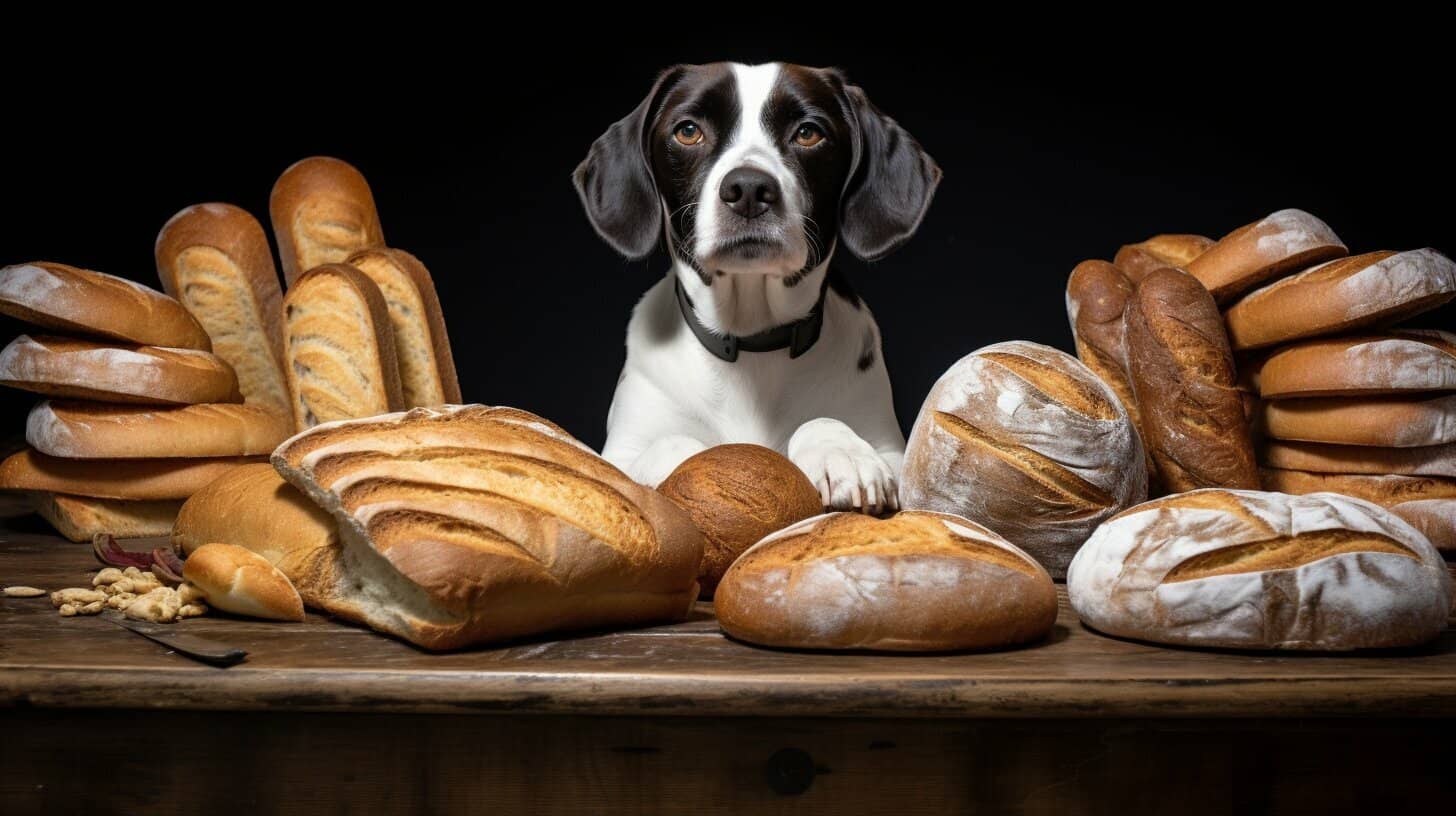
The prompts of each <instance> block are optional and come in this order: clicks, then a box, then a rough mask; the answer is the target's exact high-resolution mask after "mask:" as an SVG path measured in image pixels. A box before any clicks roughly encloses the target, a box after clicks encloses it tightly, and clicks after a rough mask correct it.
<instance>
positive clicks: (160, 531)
mask: <svg viewBox="0 0 1456 816" xmlns="http://www.w3.org/2000/svg"><path fill="white" fill-rule="evenodd" d="M30 500H31V506H32V507H34V508H35V512H37V513H39V514H40V516H41V518H43V519H45V520H46V521H48V522H50V525H51V526H52V527H54V528H56V532H58V533H60V534H61V535H63V536H65V537H66V538H68V539H70V540H71V541H77V542H80V541H90V540H91V539H92V537H93V536H95V535H97V534H98V533H105V534H107V535H111V536H115V537H116V538H152V537H154V536H165V535H171V533H172V524H173V522H175V521H176V519H177V512H178V511H179V510H181V509H182V502H181V501H180V500H160V501H120V500H117V499H97V498H92V497H89V496H68V495H65V494H62V493H43V492H36V493H31V494H30Z"/></svg>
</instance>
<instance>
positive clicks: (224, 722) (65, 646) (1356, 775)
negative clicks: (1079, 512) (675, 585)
mask: <svg viewBox="0 0 1456 816" xmlns="http://www.w3.org/2000/svg"><path fill="white" fill-rule="evenodd" d="M4 525H6V526H0V585H13V584H28V585H33V586H38V587H42V588H45V589H58V588H62V587H66V586H77V585H82V584H84V583H85V582H86V581H87V579H88V578H89V576H90V575H91V574H92V573H93V572H94V571H95V570H96V569H98V565H97V564H96V563H95V562H94V560H93V559H92V557H91V554H90V548H89V547H88V546H86V545H76V544H70V543H67V542H64V541H62V540H60V539H58V538H56V537H54V536H52V535H48V534H46V533H45V531H44V530H43V529H42V528H41V527H40V526H39V522H37V521H34V520H30V519H13V520H10V521H8V522H4ZM178 626H181V627H185V628H186V630H187V631H190V632H193V633H196V634H202V635H206V636H210V637H213V638H215V639H218V640H223V641H226V642H228V643H232V644H236V645H240V646H242V647H244V648H246V649H247V650H248V651H249V652H250V656H249V658H248V660H247V661H246V662H245V663H243V664H241V665H239V666H236V667H233V668H229V669H218V668H210V667H207V666H204V665H201V664H198V663H194V662H192V661H190V660H187V659H185V658H182V657H180V656H178V655H175V654H172V653H169V652H167V651H166V650H164V649H163V648H161V647H159V646H157V645H155V644H153V643H151V642H149V641H147V640H144V639H142V638H140V637H137V636H135V635H132V634H130V633H128V632H125V631H123V630H121V629H119V628H117V627H116V626H114V625H112V624H110V623H107V622H105V621H102V620H100V619H97V618H61V617H59V616H58V615H57V614H56V611H55V610H54V609H53V608H52V607H51V605H50V603H49V601H48V600H45V599H37V600H16V599H0V711H3V713H0V718H3V719H0V722H3V723H4V727H3V729H4V730H3V734H0V813H3V814H13V813H45V814H60V813H73V812H77V813H89V812H115V811H121V812H136V813H174V812H175V813H197V812H203V810H204V809H205V808H207V807H215V806H223V810H246V811H249V812H274V811H282V812H299V813H302V812H307V813H333V812H363V811H385V812H394V813H401V812H415V811H419V812H439V813H476V812H480V813H484V812H490V813H518V812H519V813H530V812H542V811H549V812H564V813H616V812H629V813H641V812H648V813H686V812H699V813H755V814H756V813H775V812H789V813H797V812H822V811H825V810H830V809H833V811H834V812H838V813H858V812H890V813H896V814H912V813H943V812H983V813H1042V812H1055V813H1059V814H1072V813H1082V812H1091V813H1101V812H1117V813H1137V812H1161V813H1179V814H1182V813H1202V812H1211V813H1229V812H1238V813H1246V812H1254V813H1257V812H1315V813H1341V812H1365V811H1367V810H1368V809H1370V808H1375V809H1378V810H1379V812H1382V813H1391V812H1400V811H1401V810H1402V809H1406V808H1414V807H1416V806H1417V805H1419V804H1421V803H1435V804H1437V805H1438V806H1439V807H1441V808H1442V810H1441V811H1438V812H1445V810H1446V809H1448V808H1449V806H1450V803H1451V802H1452V801H1453V798H1452V796H1453V793H1456V787H1453V785H1456V782H1453V778H1456V768H1453V762H1452V760H1451V750H1450V749H1451V746H1452V744H1453V732H1452V730H1451V729H1452V727H1453V725H1456V631H1453V630H1451V629H1448V630H1447V631H1446V632H1445V633H1444V634H1443V636H1442V637H1441V638H1440V639H1439V640H1438V641H1436V642H1435V643H1434V644H1432V645H1430V646H1428V647H1425V648H1422V649H1418V650H1414V651H1406V652H1402V653H1391V654H1379V655H1360V656H1338V655H1279V656H1271V655H1267V654H1257V653H1229V652H1209V651H1196V650H1187V649H1165V648H1158V647H1154V646H1148V645H1143V644H1138V643H1131V642H1125V641H1119V640H1113V639H1109V638H1105V637H1101V636H1098V635H1096V634H1093V633H1091V632H1089V631H1087V630H1085V629H1083V628H1082V627H1081V625H1080V624H1079V623H1078V622H1077V620H1076V617H1075V616H1074V615H1073V614H1072V612H1071V610H1070V608H1069V607H1068V606H1067V605H1066V602H1065V598H1063V602H1062V608H1061V612H1060V617H1059V618H1058V622H1057V626H1056V629H1055V631H1054V632H1053V634H1052V636H1051V637H1050V638H1049V639H1048V640H1047V641H1046V642H1044V643H1041V644H1039V645H1036V646H1033V647H1031V648H1025V649H1019V650H1014V651H1005V652H991V653H975V654H953V655H927V656H888V655H870V654H814V653H796V652H782V651H770V650H764V649H757V648H753V647H749V646H746V645H743V644H739V643H736V642H733V641H730V640H728V639H726V638H724V637H723V635H722V634H720V632H719V631H718V628H717V625H716V623H715V622H714V620H713V618H712V611H711V607H710V606H709V605H706V604H702V605H699V608H698V610H697V611H696V613H695V614H694V615H693V617H692V619H691V620H689V621H687V622H685V623H680V624H675V625H670V626H659V627H654V628H650V629H640V630H635V631H628V632H613V633H600V634H586V635H580V636H575V637H566V638H561V639H553V640H543V641H534V642H526V643H519V644H514V645H510V646H507V647H503V648H496V649H484V650H478V651H471V652H464V653H457V654H445V655H435V654H428V653H425V652H421V651H419V650H416V649H414V648H412V647H410V646H408V645H406V644H403V643H400V642H397V641H394V640H391V639H389V638H386V637H383V636H380V635H377V634H374V633H372V632H370V631H367V630H364V629H360V628H357V627H353V626H349V625H343V624H339V623H336V622H333V621H331V620H329V619H327V618H324V617H321V616H317V615H310V616H309V618H308V620H307V621H306V622H304V623H302V624H273V623H264V622H258V621H250V620H244V619H238V618H226V617H220V616H218V617H207V618H202V619H197V620H190V621H186V622H184V623H181V624H178ZM98 808H99V809H98ZM1425 812H1427V813H1430V812H1431V811H1425Z"/></svg>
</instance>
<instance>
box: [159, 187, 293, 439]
mask: <svg viewBox="0 0 1456 816" xmlns="http://www.w3.org/2000/svg"><path fill="white" fill-rule="evenodd" d="M156 259H157V275H158V277H160V278H161V280H162V288H163V289H164V290H165V291H166V292H167V294H169V295H171V296H172V297H174V298H176V299H177V300H178V301H180V302H181V303H182V305H183V306H185V307H187V309H188V311H190V312H191V313H192V315H193V316H194V317H196V318H197V321H198V322H199V323H201V324H202V327H203V328H204V329H206V330H207V333H208V335H209V336H210V337H211V339H212V344H213V351H214V352H215V353H216V354H217V355H218V356H219V357H221V358H223V359H224V360H227V361H228V363H229V364H230V365H232V367H233V370H234V371H236V372H237V375H238V387H239V390H240V391H242V394H243V397H244V399H245V400H246V401H247V402H249V403H252V404H260V405H265V406H268V407H271V408H273V409H274V410H277V411H281V412H286V411H287V410H288V389H287V386H286V385H285V383H284V380H283V323H282V318H283V310H282V304H283V290H282V288H281V287H280V286H279V284H278V270H277V269H276V268H274V266H273V252H272V251H271V250H270V249H269V248H268V236H267V235H266V234H265V233H264V232H263V225H261V224H259V223H258V219H256V218H254V217H253V216H252V214H251V213H249V212H248V211H247V210H244V209H242V208H241V207H235V206H233V205H231V204H217V203H209V204H194V205H193V206H191V207H187V208H186V209H183V210H182V211H181V212H178V213H177V214H176V215H174V216H172V217H171V219H169V220H168V221H167V223H166V224H165V225H163V226H162V230H161V232H159V233H158V234H157V244H156Z"/></svg>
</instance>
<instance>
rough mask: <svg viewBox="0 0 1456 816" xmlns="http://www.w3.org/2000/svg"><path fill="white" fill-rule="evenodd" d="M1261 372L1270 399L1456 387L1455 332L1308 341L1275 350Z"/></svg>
mask: <svg viewBox="0 0 1456 816" xmlns="http://www.w3.org/2000/svg"><path fill="white" fill-rule="evenodd" d="M1258 375H1259V376H1258V387H1259V394H1260V395H1261V396H1263V397H1264V398H1265V399H1278V398H1283V397H1326V396H1366V395H1371V394H1408V393H1413V392H1419V391H1456V335H1452V334H1450V333H1448V332H1443V331H1430V330H1417V329H1402V330H1399V331H1391V332H1388V333H1385V334H1377V335H1361V336H1356V337H1329V338H1322V339H1319V340H1306V341H1304V342H1302V343H1296V344H1294V345H1291V346H1285V347H1283V348H1281V349H1278V350H1277V351H1275V352H1274V353H1273V354H1271V355H1270V356H1269V357H1268V359H1266V360H1264V362H1263V363H1262V364H1261V365H1260V366H1259V371H1258Z"/></svg>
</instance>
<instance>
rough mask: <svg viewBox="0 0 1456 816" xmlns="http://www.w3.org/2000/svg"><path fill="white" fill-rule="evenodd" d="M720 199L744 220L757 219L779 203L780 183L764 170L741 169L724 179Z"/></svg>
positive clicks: (720, 188)
mask: <svg viewBox="0 0 1456 816" xmlns="http://www.w3.org/2000/svg"><path fill="white" fill-rule="evenodd" d="M718 197H719V198H721V199H723V203H724V204H727V205H728V209H730V210H732V211H733V212H736V213H738V214H739V215H741V216H743V217H744V218H757V217H759V216H760V215H763V214H764V213H766V212H768V211H769V210H770V209H771V208H772V207H773V205H774V204H775V203H777V202H778V200H779V183H778V182H777V181H774V177H773V176H770V175H769V174H768V173H765V172H763V171H762V170H758V169H755V168H752V167H740V168H738V169H737V170H732V171H729V173H728V175H726V176H724V177H723V183H722V184H720V185H718Z"/></svg>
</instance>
